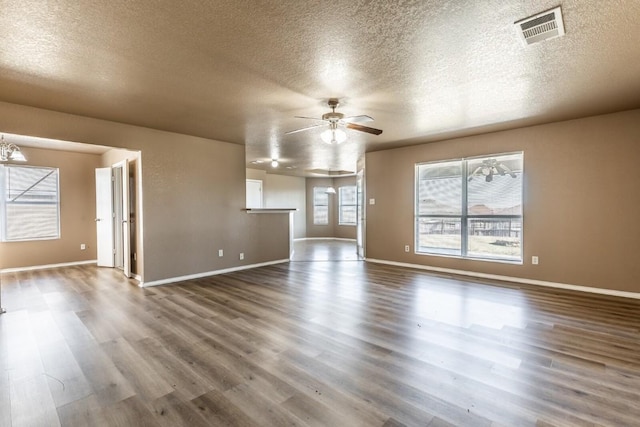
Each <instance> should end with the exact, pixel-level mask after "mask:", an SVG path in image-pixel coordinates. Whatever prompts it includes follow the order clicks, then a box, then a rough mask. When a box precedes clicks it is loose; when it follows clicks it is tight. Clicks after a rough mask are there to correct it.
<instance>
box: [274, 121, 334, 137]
mask: <svg viewBox="0 0 640 427" xmlns="http://www.w3.org/2000/svg"><path fill="white" fill-rule="evenodd" d="M320 126H325V124H324V123H321V124H319V125H313V126H308V127H306V128H302V129H296V130H290V131H289V132H285V133H284V134H285V135H291V134H292V133H298V132H302V131H305V130H310V129H315V128H318V127H320Z"/></svg>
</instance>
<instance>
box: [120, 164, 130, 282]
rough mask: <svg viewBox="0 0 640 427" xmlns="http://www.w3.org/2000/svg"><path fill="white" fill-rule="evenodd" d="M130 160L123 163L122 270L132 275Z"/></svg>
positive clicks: (125, 273)
mask: <svg viewBox="0 0 640 427" xmlns="http://www.w3.org/2000/svg"><path fill="white" fill-rule="evenodd" d="M129 210H130V209H129V161H128V160H125V161H124V162H123V164H122V254H123V263H122V271H123V272H124V275H125V276H127V277H131V242H130V238H131V231H130V223H129V216H130V213H129Z"/></svg>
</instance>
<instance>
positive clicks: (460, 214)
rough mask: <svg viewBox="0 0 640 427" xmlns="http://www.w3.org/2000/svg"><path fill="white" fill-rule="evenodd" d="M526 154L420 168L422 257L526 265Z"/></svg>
mask: <svg viewBox="0 0 640 427" xmlns="http://www.w3.org/2000/svg"><path fill="white" fill-rule="evenodd" d="M522 172H523V153H521V152H520V153H513V154H500V155H493V156H485V157H478V158H469V159H459V160H450V161H443V162H434V163H423V164H418V165H416V192H417V194H416V230H415V233H416V252H417V253H424V254H439V255H452V256H460V257H468V258H481V259H493V260H504V261H522Z"/></svg>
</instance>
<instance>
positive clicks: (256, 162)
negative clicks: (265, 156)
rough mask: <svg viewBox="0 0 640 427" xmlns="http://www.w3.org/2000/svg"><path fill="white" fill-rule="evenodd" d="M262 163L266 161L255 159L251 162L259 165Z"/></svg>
mask: <svg viewBox="0 0 640 427" xmlns="http://www.w3.org/2000/svg"><path fill="white" fill-rule="evenodd" d="M260 163H264V160H254V161H252V162H251V164H254V165H259V164H260Z"/></svg>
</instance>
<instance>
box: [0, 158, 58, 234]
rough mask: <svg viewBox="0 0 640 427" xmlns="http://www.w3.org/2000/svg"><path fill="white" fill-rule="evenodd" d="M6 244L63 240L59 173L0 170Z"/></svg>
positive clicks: (21, 168) (0, 207)
mask: <svg viewBox="0 0 640 427" xmlns="http://www.w3.org/2000/svg"><path fill="white" fill-rule="evenodd" d="M0 184H1V185H0V196H1V197H0V212H1V214H2V215H1V221H0V222H1V224H0V225H1V227H0V228H1V230H0V233H1V235H2V241H5V242H7V241H19V240H38V239H57V238H59V237H60V220H59V218H60V215H59V212H60V199H59V195H58V169H55V168H42V167H31V166H14V165H5V166H0Z"/></svg>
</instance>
